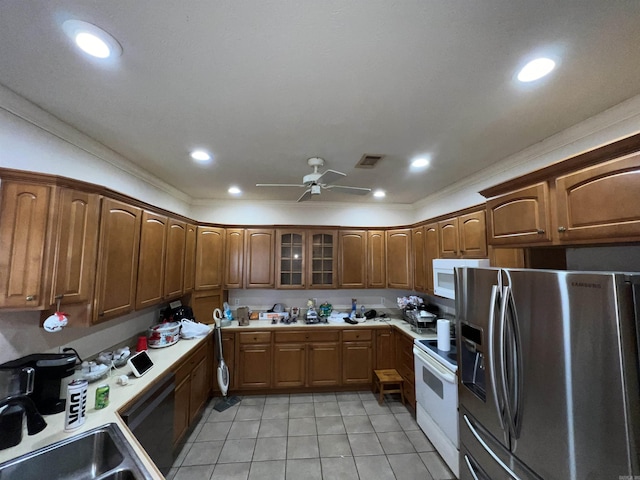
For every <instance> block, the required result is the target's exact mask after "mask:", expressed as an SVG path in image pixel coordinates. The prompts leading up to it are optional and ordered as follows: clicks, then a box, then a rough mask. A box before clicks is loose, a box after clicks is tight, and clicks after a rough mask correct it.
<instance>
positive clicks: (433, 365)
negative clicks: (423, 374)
mask: <svg viewBox="0 0 640 480" xmlns="http://www.w3.org/2000/svg"><path fill="white" fill-rule="evenodd" d="M413 354H414V355H415V356H416V357H418V358H419V359H420V360H421V361H422V364H423V365H424V367H425V368H426V369H427V370H429V371H430V372H431V373H432V374H434V375H435V376H436V377H437V378H439V379H440V380H442V381H443V382H447V383H453V384H454V385H455V384H457V383H458V382H457V380H456V374H455V373H453V372H451V371H450V370H447V368H445V367H443V366H442V365H440V363H439V362H438V361H437V360H436V359H434V358H431V357H430V356H429V355H428V354H426V353H424V352H423V351H422V350H420V349H419V348H418V347H413Z"/></svg>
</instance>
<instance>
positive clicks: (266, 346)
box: [237, 339, 271, 389]
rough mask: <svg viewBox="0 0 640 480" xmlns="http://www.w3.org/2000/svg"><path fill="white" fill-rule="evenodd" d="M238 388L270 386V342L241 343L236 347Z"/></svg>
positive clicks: (263, 387)
mask: <svg viewBox="0 0 640 480" xmlns="http://www.w3.org/2000/svg"><path fill="white" fill-rule="evenodd" d="M237 375H238V388H241V389H265V388H270V387H271V344H270V343H257V344H243V343H242V339H240V348H239V349H238V373H237Z"/></svg>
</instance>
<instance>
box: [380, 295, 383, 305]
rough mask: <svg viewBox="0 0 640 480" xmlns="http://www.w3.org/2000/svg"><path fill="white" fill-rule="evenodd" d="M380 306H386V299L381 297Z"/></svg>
mask: <svg viewBox="0 0 640 480" xmlns="http://www.w3.org/2000/svg"><path fill="white" fill-rule="evenodd" d="M380 305H384V297H380Z"/></svg>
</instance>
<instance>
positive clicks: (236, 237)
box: [224, 228, 244, 288]
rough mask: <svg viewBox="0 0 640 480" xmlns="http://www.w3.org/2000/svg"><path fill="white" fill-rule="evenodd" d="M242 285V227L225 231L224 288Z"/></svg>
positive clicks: (240, 286)
mask: <svg viewBox="0 0 640 480" xmlns="http://www.w3.org/2000/svg"><path fill="white" fill-rule="evenodd" d="M243 286H244V229H243V228H227V229H226V231H225V255H224V288H242V287H243Z"/></svg>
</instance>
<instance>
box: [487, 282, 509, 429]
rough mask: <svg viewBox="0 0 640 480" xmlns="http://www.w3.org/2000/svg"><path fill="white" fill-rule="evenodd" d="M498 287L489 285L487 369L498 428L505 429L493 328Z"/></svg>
mask: <svg viewBox="0 0 640 480" xmlns="http://www.w3.org/2000/svg"><path fill="white" fill-rule="evenodd" d="M499 292H500V289H499V287H498V286H497V285H492V286H491V301H490V307H489V352H490V354H489V355H488V358H489V369H490V371H491V392H492V393H493V401H494V404H495V407H496V412H497V414H498V419H499V420H500V428H502V430H504V429H505V424H504V412H503V410H502V405H501V403H504V400H503V396H502V392H498V385H499V383H500V379H499V378H498V370H501V368H502V367H501V366H500V365H498V366H496V355H495V353H496V347H495V330H496V304H497V303H498V301H499V299H498V294H499Z"/></svg>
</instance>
